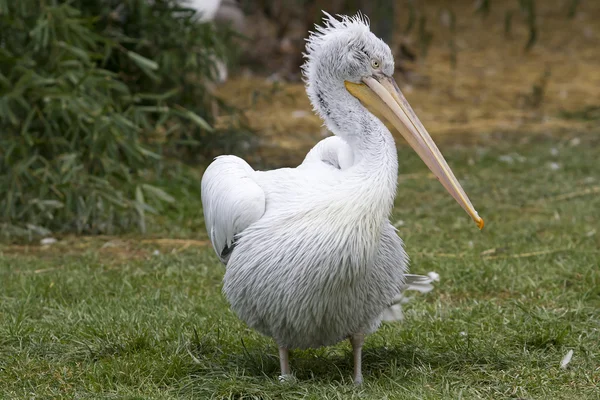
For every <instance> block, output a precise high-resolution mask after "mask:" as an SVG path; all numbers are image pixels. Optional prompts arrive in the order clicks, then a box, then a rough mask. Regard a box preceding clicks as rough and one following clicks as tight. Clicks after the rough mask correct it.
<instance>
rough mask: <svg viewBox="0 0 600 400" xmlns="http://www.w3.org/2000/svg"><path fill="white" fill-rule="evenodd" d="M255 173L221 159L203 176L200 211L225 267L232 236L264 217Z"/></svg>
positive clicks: (239, 161) (244, 165)
mask: <svg viewBox="0 0 600 400" xmlns="http://www.w3.org/2000/svg"><path fill="white" fill-rule="evenodd" d="M254 173H255V171H254V170H253V169H252V167H250V165H248V163H247V162H245V161H244V160H242V159H241V158H238V157H235V156H220V157H217V158H216V159H215V161H213V162H212V163H211V164H210V165H209V166H208V168H207V169H206V172H204V175H203V176H202V207H203V209H204V220H205V222H206V230H207V232H208V234H209V236H210V241H211V242H212V245H213V247H214V249H215V251H216V252H217V255H218V256H219V258H220V259H221V261H223V263H225V264H227V261H228V260H229V256H230V255H231V252H232V251H233V246H234V244H235V236H236V235H237V234H239V233H240V232H242V231H243V230H244V229H246V228H247V227H248V226H250V225H251V224H252V223H254V222H256V221H258V220H259V219H260V218H261V217H262V215H263V214H264V213H265V204H266V202H265V193H264V191H263V190H262V188H261V187H260V186H259V185H258V184H257V183H256V181H255V180H254V179H253V175H254Z"/></svg>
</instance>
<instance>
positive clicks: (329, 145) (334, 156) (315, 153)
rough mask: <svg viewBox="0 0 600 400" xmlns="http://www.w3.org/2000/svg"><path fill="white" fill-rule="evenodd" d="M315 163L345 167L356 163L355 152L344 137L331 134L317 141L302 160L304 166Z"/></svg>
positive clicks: (339, 167) (338, 167)
mask: <svg viewBox="0 0 600 400" xmlns="http://www.w3.org/2000/svg"><path fill="white" fill-rule="evenodd" d="M315 163H325V164H328V165H331V166H332V167H334V168H337V169H345V168H348V167H350V166H351V165H352V164H353V163H354V153H353V152H352V149H351V148H350V146H349V145H348V143H346V142H345V141H344V140H343V139H341V138H339V137H337V136H330V137H328V138H325V139H323V140H321V141H320V142H319V143H317V144H316V146H315V147H313V148H312V149H311V150H310V151H309V152H308V154H307V155H306V157H305V158H304V161H302V165H303V166H305V165H314V164H315Z"/></svg>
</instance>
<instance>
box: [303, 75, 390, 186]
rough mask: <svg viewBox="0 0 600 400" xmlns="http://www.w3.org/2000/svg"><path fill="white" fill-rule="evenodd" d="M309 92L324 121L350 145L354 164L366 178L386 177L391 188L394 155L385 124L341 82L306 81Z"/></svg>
mask: <svg viewBox="0 0 600 400" xmlns="http://www.w3.org/2000/svg"><path fill="white" fill-rule="evenodd" d="M309 96H310V97H311V100H312V102H313V105H314V108H315V110H316V111H317V113H318V114H319V115H320V116H321V117H322V118H323V120H324V121H325V125H327V127H328V128H329V129H330V130H331V131H332V132H333V133H334V134H335V135H336V136H339V137H341V138H342V139H344V140H345V141H346V142H347V143H348V144H349V145H350V147H351V148H352V150H353V152H354V160H355V168H356V169H357V170H359V171H361V172H364V173H365V174H366V175H367V176H369V178H373V177H375V176H380V177H382V178H389V179H390V180H392V181H393V189H394V191H395V189H396V182H397V177H398V155H397V151H396V144H395V143H394V138H393V136H392V134H391V133H390V131H389V130H388V129H387V128H386V126H385V125H384V124H383V123H382V122H381V121H380V120H379V119H378V118H377V117H375V116H374V115H373V114H371V113H370V112H369V111H368V110H367V109H366V108H365V107H364V106H363V105H362V104H361V103H360V101H358V99H356V98H355V97H354V96H352V95H351V94H350V93H349V92H348V91H347V90H346V88H345V87H344V85H343V83H340V84H338V85H335V86H334V85H331V86H329V87H326V86H325V87H323V86H317V85H309Z"/></svg>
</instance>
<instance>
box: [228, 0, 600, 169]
mask: <svg viewBox="0 0 600 400" xmlns="http://www.w3.org/2000/svg"><path fill="white" fill-rule="evenodd" d="M570 3H571V1H567V0H545V1H537V2H536V7H537V10H536V25H537V29H538V32H537V41H536V42H535V44H534V46H533V47H532V48H531V49H530V50H529V51H525V45H526V43H527V40H528V33H529V29H528V25H527V23H526V16H525V14H524V13H523V12H522V11H521V10H520V9H519V2H518V1H517V0H514V1H513V0H504V1H494V0H492V1H490V5H491V9H490V12H489V14H488V15H487V16H486V17H483V16H481V15H480V14H476V13H475V2H473V1H471V0H469V1H463V0H460V1H455V2H450V1H440V0H438V1H433V0H429V1H427V2H418V3H417V9H418V12H419V14H420V15H424V16H425V17H426V21H427V23H426V31H428V32H429V33H431V34H432V37H431V42H430V45H429V47H428V51H427V55H426V56H425V57H421V54H420V51H419V49H420V48H421V43H422V42H423V41H422V39H421V38H422V37H423V36H422V35H420V34H419V29H417V28H413V29H412V31H411V32H410V33H409V34H407V35H404V34H402V30H403V29H404V28H405V26H406V21H407V15H406V8H405V7H398V8H399V10H398V13H399V14H398V16H397V18H396V21H398V23H399V26H398V32H397V39H398V40H399V41H401V42H402V43H404V44H406V45H407V46H408V47H409V48H410V49H411V50H413V51H414V52H415V53H416V55H417V59H416V61H415V62H413V63H406V62H404V63H403V67H404V68H406V69H408V71H409V73H408V74H401V73H397V74H396V75H397V76H396V79H397V81H398V83H399V85H400V86H401V89H402V90H403V92H404V94H405V96H406V97H407V99H408V100H409V101H410V103H411V104H412V106H413V108H414V109H415V112H416V113H417V115H418V116H419V117H420V118H421V120H422V122H423V124H424V125H425V127H426V128H427V129H428V130H429V132H430V133H431V134H432V136H434V138H435V139H436V141H439V142H444V141H448V140H449V141H452V142H455V141H460V142H466V141H472V140H484V141H485V140H487V138H488V136H487V135H485V134H493V133H495V132H499V131H501V132H514V133H515V134H521V133H523V132H528V133H544V132H548V131H551V132H553V133H556V132H561V133H563V134H565V135H570V134H575V133H576V132H577V131H581V130H589V129H590V128H591V127H593V126H596V125H597V118H598V116H597V115H596V122H594V121H593V119H594V118H586V117H585V116H580V117H578V116H575V118H566V117H565V112H566V113H569V112H571V113H573V112H575V113H580V112H582V111H585V110H586V109H594V110H595V108H594V107H598V106H600V46H599V43H600V25H598V23H597V21H598V20H599V19H600V2H594V1H588V2H580V4H579V7H578V9H577V12H576V13H575V15H574V16H573V17H572V18H569V17H568V6H569V4H570ZM507 12H512V15H513V16H512V19H511V30H510V35H509V37H507V36H506V34H505V23H506V15H507ZM451 13H453V14H454V15H455V21H456V23H455V28H454V29H452V28H451V22H450V21H451V17H450V16H451ZM452 48H454V49H455V50H454V51H452ZM453 54H454V56H455V59H456V63H455V66H454V67H453V64H452V58H453ZM265 75H267V74H265ZM218 92H219V95H220V96H222V97H223V98H225V99H227V100H228V101H230V102H232V103H233V104H234V105H236V106H238V107H240V108H242V109H244V110H245V114H246V116H247V117H248V120H249V122H250V124H251V126H252V127H253V128H254V129H256V131H257V132H258V133H259V136H260V138H261V145H260V146H259V151H260V152H261V154H263V155H265V156H266V155H267V154H269V155H270V156H277V157H278V160H279V162H281V163H284V164H285V163H289V164H294V163H296V162H298V161H299V160H301V159H302V156H303V154H305V152H306V151H307V150H308V149H309V148H310V147H312V146H313V145H314V143H315V142H316V141H318V140H320V139H321V138H322V137H324V136H328V135H329V133H328V132H327V130H326V129H325V128H324V127H322V122H321V120H320V119H319V118H318V117H316V116H315V115H314V114H313V112H312V111H311V107H310V104H309V102H308V99H307V97H306V94H305V92H304V86H303V84H302V83H286V82H279V81H273V80H272V79H268V78H265V77H264V76H263V77H257V76H255V75H254V76H252V77H248V76H238V77H233V78H232V79H230V80H229V81H227V82H226V83H225V84H224V85H223V86H221V87H220V88H219V89H218ZM596 111H597V110H596ZM596 114H600V112H596ZM272 150H275V151H274V152H273V151H272Z"/></svg>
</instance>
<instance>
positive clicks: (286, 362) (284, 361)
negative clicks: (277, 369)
mask: <svg viewBox="0 0 600 400" xmlns="http://www.w3.org/2000/svg"><path fill="white" fill-rule="evenodd" d="M279 365H280V366H281V375H280V376H279V380H280V381H282V382H283V381H287V380H289V379H290V378H291V377H292V374H291V372H290V351H289V350H288V349H287V347H281V346H280V347H279Z"/></svg>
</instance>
